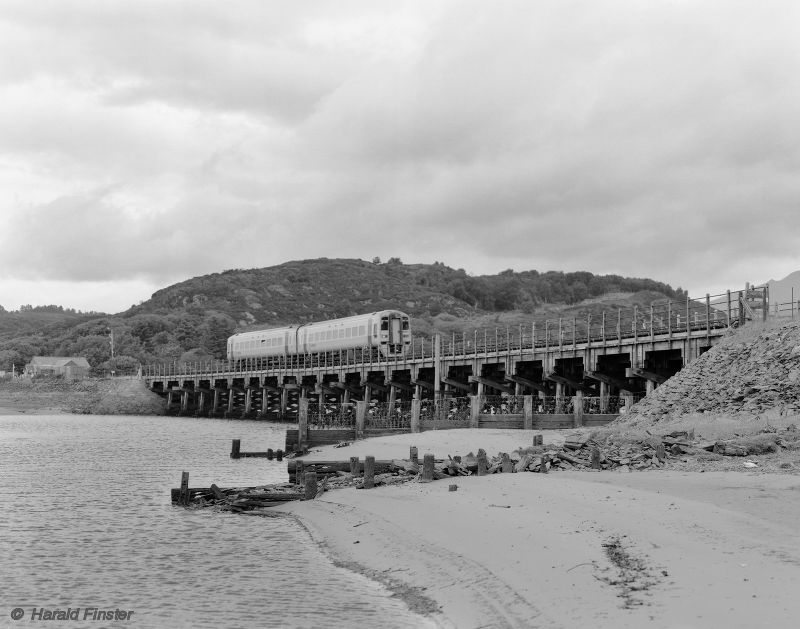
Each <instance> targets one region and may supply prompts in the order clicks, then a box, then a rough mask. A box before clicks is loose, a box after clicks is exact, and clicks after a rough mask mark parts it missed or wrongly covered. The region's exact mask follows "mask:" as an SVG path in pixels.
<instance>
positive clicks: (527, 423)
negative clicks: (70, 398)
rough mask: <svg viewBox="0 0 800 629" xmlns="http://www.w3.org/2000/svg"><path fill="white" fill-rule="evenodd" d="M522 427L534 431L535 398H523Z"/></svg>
mask: <svg viewBox="0 0 800 629" xmlns="http://www.w3.org/2000/svg"><path fill="white" fill-rule="evenodd" d="M522 427H523V428H524V429H525V430H533V396H532V395H526V396H525V397H523V398H522Z"/></svg>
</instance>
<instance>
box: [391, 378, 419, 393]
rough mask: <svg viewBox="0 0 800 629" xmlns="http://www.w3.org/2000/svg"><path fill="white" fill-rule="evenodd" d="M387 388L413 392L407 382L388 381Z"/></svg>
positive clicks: (412, 387) (412, 388) (412, 386)
mask: <svg viewBox="0 0 800 629" xmlns="http://www.w3.org/2000/svg"><path fill="white" fill-rule="evenodd" d="M389 386H390V387H394V388H395V389H400V390H401V391H412V392H413V391H414V385H412V384H409V383H407V382H400V381H399V380H389Z"/></svg>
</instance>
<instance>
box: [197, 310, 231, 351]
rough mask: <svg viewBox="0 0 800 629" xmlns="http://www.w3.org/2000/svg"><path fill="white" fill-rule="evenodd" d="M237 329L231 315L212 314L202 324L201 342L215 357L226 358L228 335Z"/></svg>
mask: <svg viewBox="0 0 800 629" xmlns="http://www.w3.org/2000/svg"><path fill="white" fill-rule="evenodd" d="M235 329H236V324H235V323H234V322H233V320H231V319H230V318H229V317H222V316H219V315H212V316H211V317H209V318H208V319H206V320H205V322H204V323H203V325H202V326H200V344H201V345H202V347H204V348H205V349H206V350H207V351H208V352H209V353H210V354H211V355H212V356H214V358H220V359H222V358H225V357H226V354H227V351H228V337H229V336H231V335H232V334H233V332H234V330H235Z"/></svg>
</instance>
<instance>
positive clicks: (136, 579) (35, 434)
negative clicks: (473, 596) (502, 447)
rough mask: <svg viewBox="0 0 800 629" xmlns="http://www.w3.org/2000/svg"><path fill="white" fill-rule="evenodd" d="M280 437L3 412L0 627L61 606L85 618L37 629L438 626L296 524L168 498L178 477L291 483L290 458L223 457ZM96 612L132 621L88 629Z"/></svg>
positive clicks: (260, 429) (225, 427)
mask: <svg viewBox="0 0 800 629" xmlns="http://www.w3.org/2000/svg"><path fill="white" fill-rule="evenodd" d="M285 430H286V426H285V425H279V424H269V423H265V422H257V421H241V420H236V421H234V420H220V419H195V418H178V417H138V416H113V417H112V416H92V415H56V416H49V415H11V416H0V627H5V626H14V627H21V626H30V625H31V615H32V613H33V612H34V611H35V612H36V613H37V614H39V615H38V617H35V620H37V621H38V619H40V618H45V617H43V616H42V610H47V611H55V610H62V611H66V610H67V609H71V610H75V609H79V610H80V611H79V614H78V617H79V620H78V621H75V620H61V621H59V620H51V621H48V622H45V623H43V624H44V625H45V626H50V627H52V626H65V627H73V628H74V627H82V626H87V627H101V626H113V627H123V626H126V627H142V628H150V627H155V628H159V627H165V628H166V627H170V628H171V627H215V628H216V627H289V628H290V627H298V628H300V627H302V628H313V627H320V628H336V627H356V626H358V627H365V628H369V627H378V626H380V627H383V628H387V629H391V628H416V627H433V626H434V625H433V623H432V622H431V621H430V620H428V619H425V618H422V617H420V616H418V615H416V614H413V613H412V612H411V611H410V610H409V609H408V608H407V607H406V606H405V604H404V603H403V602H402V601H400V600H399V599H397V598H394V597H392V595H391V593H390V592H389V591H388V590H386V589H385V588H383V587H382V586H380V585H378V584H376V583H374V582H372V581H370V580H368V579H366V578H365V577H363V576H361V575H358V574H355V573H352V572H350V571H347V570H345V569H342V568H338V567H336V566H334V565H333V564H332V563H331V562H330V561H329V560H328V559H327V558H326V556H325V555H324V554H323V553H322V551H321V550H320V549H319V548H317V547H316V546H315V545H314V544H313V543H312V542H311V540H310V538H309V536H308V534H307V533H306V531H305V530H304V529H303V528H302V527H301V526H299V525H298V524H297V523H296V522H294V521H293V520H292V519H290V518H288V517H282V516H275V517H256V516H248V515H235V514H229V513H213V512H211V511H204V510H199V511H188V510H185V509H182V508H179V507H173V506H172V505H171V504H170V488H172V487H177V486H179V485H180V477H181V471H183V470H186V471H188V472H189V473H190V478H189V481H190V482H189V484H190V486H193V487H200V486H206V487H208V486H209V485H211V483H216V484H218V485H219V486H221V487H235V486H250V485H259V484H265V483H274V482H285V481H286V480H287V473H286V461H283V462H281V463H278V462H277V461H267V460H266V459H238V460H232V459H231V458H230V457H229V454H230V447H231V440H232V439H241V440H242V450H244V451H247V450H266V449H267V448H273V449H277V448H283V446H284V435H285ZM87 608H97V609H99V610H103V611H106V610H113V611H114V612H116V610H120V611H123V612H130V611H132V612H134V613H133V615H132V616H130V617H129V618H126V619H125V620H120V619H119V615H117V616H116V617H115V619H114V620H111V621H108V620H106V621H103V620H98V619H95V620H93V617H94V612H90V613H89V615H88V616H86V613H87V612H86V609H87ZM15 609H19V610H21V611H17V612H16V613H17V614H24V615H23V617H22V618H21V619H20V620H18V621H15V620H12V612H13V611H14V610H15ZM74 615H75V614H74V612H73V616H74ZM84 618H86V619H85V620H84ZM37 624H40V623H39V622H35V623H33V625H34V626H35V625H37Z"/></svg>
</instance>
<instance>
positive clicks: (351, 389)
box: [329, 382, 364, 395]
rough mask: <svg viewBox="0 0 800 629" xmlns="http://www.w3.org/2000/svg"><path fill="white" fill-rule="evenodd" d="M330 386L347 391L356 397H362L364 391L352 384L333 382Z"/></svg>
mask: <svg viewBox="0 0 800 629" xmlns="http://www.w3.org/2000/svg"><path fill="white" fill-rule="evenodd" d="M329 384H330V385H331V387H333V388H336V389H339V390H341V391H347V392H348V393H353V394H354V395H361V392H362V391H363V389H364V388H363V387H360V386H353V385H352V384H347V383H346V382H331V383H329Z"/></svg>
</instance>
